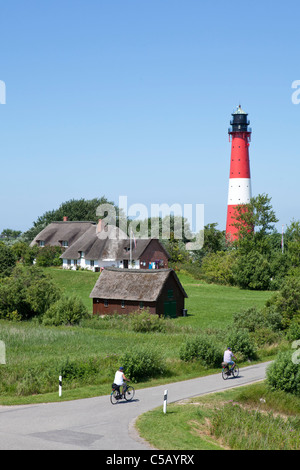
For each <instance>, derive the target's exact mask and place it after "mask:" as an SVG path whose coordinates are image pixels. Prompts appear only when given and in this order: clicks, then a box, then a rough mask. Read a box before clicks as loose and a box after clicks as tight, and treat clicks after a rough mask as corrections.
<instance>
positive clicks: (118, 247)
mask: <svg viewBox="0 0 300 470" xmlns="http://www.w3.org/2000/svg"><path fill="white" fill-rule="evenodd" d="M151 241H152V239H150V238H149V239H141V238H138V239H137V240H136V242H135V244H134V242H133V240H131V255H132V259H134V260H137V259H140V257H141V255H142V254H143V252H144V251H145V249H146V248H147V246H148V245H149V244H150V243H151ZM158 243H160V242H159V240H158ZM160 248H161V249H162V250H163V251H165V253H166V256H167V257H168V258H169V257H170V256H169V254H168V253H167V251H166V250H165V249H164V247H163V246H162V245H161V244H160ZM80 252H83V253H84V257H85V259H87V260H125V259H127V260H129V259H130V239H129V238H128V236H127V235H126V233H125V232H123V231H122V230H121V229H119V228H118V227H116V226H114V225H107V227H106V228H104V229H102V230H101V231H100V232H99V231H98V230H97V226H92V227H90V228H89V229H88V230H87V231H86V232H85V233H84V234H83V235H82V236H81V237H80V238H78V240H76V242H75V243H73V244H72V246H70V247H69V248H67V249H66V250H65V252H64V253H63V254H62V255H61V258H62V259H79V258H80Z"/></svg>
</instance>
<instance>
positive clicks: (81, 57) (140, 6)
mask: <svg viewBox="0 0 300 470" xmlns="http://www.w3.org/2000/svg"><path fill="white" fill-rule="evenodd" d="M0 13H1V17H0V41H1V67H0V80H2V81H4V82H5V84H6V104H5V105H2V104H0V123H1V125H0V155H1V176H2V177H1V185H0V198H1V210H0V230H3V229H4V228H12V229H15V230H22V231H25V230H27V229H28V228H30V227H31V226H32V223H33V221H34V220H36V219H37V217H38V216H40V215H42V214H43V213H44V212H45V211H48V210H52V209H56V208H58V207H59V205H60V204H61V203H62V202H64V201H67V200H70V199H79V198H85V199H91V198H94V197H101V196H106V197H107V198H108V199H109V200H112V201H114V202H115V203H118V200H119V196H121V195H122V196H124V195H125V196H127V198H128V205H132V204H136V203H140V204H144V205H146V206H147V207H148V208H149V212H150V205H151V204H155V203H156V204H162V203H166V204H169V205H172V204H180V205H181V206H182V207H183V204H192V205H193V206H195V205H196V204H204V207H205V219H204V222H205V224H207V223H212V222H217V223H218V228H219V229H222V230H223V229H225V224H226V209H227V191H228V178H229V164H230V144H229V142H228V134H227V132H228V127H229V121H230V119H231V113H232V112H233V110H234V108H235V107H236V106H237V105H238V104H241V106H242V107H243V108H244V109H245V111H247V112H248V114H249V116H248V117H249V119H250V122H251V127H252V130H253V134H252V142H251V145H250V165H251V177H252V194H253V195H254V196H255V195H257V194H259V193H266V194H268V195H269V196H271V197H272V204H273V208H274V210H275V212H276V214H277V217H278V218H279V222H278V225H277V228H278V230H281V225H282V224H289V223H290V222H291V220H292V219H296V220H299V219H300V214H299V199H300V184H299V175H300V158H299V157H300V143H299V136H300V104H299V105H295V104H293V103H292V99H291V97H292V93H293V92H294V91H295V90H293V89H292V83H293V81H295V80H299V79H300V70H299V43H300V41H299V14H300V6H299V2H296V1H286V2H278V1H267V0H266V1H265V0H263V1H254V2H240V3H237V2H234V3H230V2H224V1H218V0H217V1H214V2H203V1H200V0H185V1H183V0H127V1H126V0H60V1H57V0H51V1H42V0H30V1H27V2H24V0H9V1H8V0H2V1H1V6H0ZM149 215H150V214H149Z"/></svg>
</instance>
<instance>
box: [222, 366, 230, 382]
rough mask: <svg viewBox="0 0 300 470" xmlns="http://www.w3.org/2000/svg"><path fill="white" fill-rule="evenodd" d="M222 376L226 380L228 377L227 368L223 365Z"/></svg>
mask: <svg viewBox="0 0 300 470" xmlns="http://www.w3.org/2000/svg"><path fill="white" fill-rule="evenodd" d="M222 377H223V379H224V380H227V379H228V377H229V374H228V368H227V367H224V368H223V370H222Z"/></svg>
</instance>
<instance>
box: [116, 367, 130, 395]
mask: <svg viewBox="0 0 300 470" xmlns="http://www.w3.org/2000/svg"><path fill="white" fill-rule="evenodd" d="M126 382H129V379H127V377H125V374H124V367H119V370H117V371H116V373H115V379H114V384H115V385H117V386H118V389H119V390H120V387H123V390H122V392H123V395H124V393H125V392H126V389H127V385H126ZM120 393H121V390H120Z"/></svg>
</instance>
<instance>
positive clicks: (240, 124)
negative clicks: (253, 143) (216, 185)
mask: <svg viewBox="0 0 300 470" xmlns="http://www.w3.org/2000/svg"><path fill="white" fill-rule="evenodd" d="M249 124H250V121H248V114H247V113H245V111H243V110H242V108H241V106H238V107H237V109H236V111H235V112H234V113H233V114H232V120H231V121H230V125H231V127H230V128H229V129H228V134H229V141H231V157H230V173H229V189H228V203H227V204H228V205H227V221H226V238H227V240H228V241H233V240H235V239H236V238H237V234H238V228H237V227H234V225H232V224H234V223H235V222H236V219H235V208H236V206H237V205H240V204H249V203H250V199H251V178H250V162H249V142H250V139H251V128H250V127H248V126H249Z"/></svg>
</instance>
